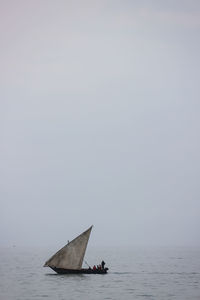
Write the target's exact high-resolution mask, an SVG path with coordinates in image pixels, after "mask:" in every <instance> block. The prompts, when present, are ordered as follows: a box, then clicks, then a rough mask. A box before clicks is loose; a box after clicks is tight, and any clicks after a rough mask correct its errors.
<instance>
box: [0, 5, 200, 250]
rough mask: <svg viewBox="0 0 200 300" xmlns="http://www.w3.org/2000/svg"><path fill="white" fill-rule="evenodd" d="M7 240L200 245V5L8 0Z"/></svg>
mask: <svg viewBox="0 0 200 300" xmlns="http://www.w3.org/2000/svg"><path fill="white" fill-rule="evenodd" d="M0 41H1V47H0V66H1V67H0V107H1V108H0V159H1V164H0V165H1V168H0V191H1V192H0V193H1V195H0V207H1V209H0V245H2V246H13V245H17V246H20V245H22V246H50V245H58V244H59V245H63V244H65V243H66V241H67V240H71V239H72V238H74V237H75V236H76V235H78V234H79V233H81V232H82V231H84V230H86V229H87V228H88V227H89V226H90V225H92V224H93V225H94V228H93V232H92V235H91V243H92V245H98V246H99V245H101V246H107V245H108V246H112V245H115V246H116V245H118V246H138V245H139V246H140V245H144V246H146V247H148V246H200V233H199V228H200V201H199V200H200V188H199V182H200V157H199V153H200V139H199V131H200V118H199V115H200V84H199V78H200V59H199V58H200V55H199V53H200V2H199V1H198V0H197V1H195V0H187V1H186V0H173V1H171V0H169V1H162V0H159V1H156V0H151V1H150V0H149V1H144V0H142V1H141V0H140V1H139V0H135V1H134V0H133V1H128V0H124V1H117V0H116V1H112V0H110V1H109V0H108V1H105V0H102V1H96V0H85V1H79V0H77V1H68V0H65V1H62V0H56V1H55V0H48V1H47V0H43V1H41V0H40V1H39V0H34V1H33V0H29V1H27V0H18V1H14V0H0Z"/></svg>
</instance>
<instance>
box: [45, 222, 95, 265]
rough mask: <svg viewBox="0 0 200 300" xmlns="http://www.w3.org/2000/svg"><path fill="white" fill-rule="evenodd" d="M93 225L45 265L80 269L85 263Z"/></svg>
mask: <svg viewBox="0 0 200 300" xmlns="http://www.w3.org/2000/svg"><path fill="white" fill-rule="evenodd" d="M91 230H92V226H91V227H90V228H89V229H87V230H86V231H85V232H83V233H82V234H80V235H79V236H78V237H77V238H75V239H74V240H72V241H71V242H70V243H68V244H67V245H65V246H64V247H63V248H62V249H60V250H59V251H58V252H57V253H56V254H54V255H53V256H52V257H51V258H50V259H49V260H47V261H46V263H45V264H44V267H56V268H63V269H70V270H80V269H81V267H82V264H83V259H84V256H85V251H86V248H87V243H88V240H89V237H90V233H91Z"/></svg>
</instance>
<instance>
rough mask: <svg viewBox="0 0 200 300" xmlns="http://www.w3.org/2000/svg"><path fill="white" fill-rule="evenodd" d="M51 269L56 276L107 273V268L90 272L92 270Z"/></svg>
mask: <svg viewBox="0 0 200 300" xmlns="http://www.w3.org/2000/svg"><path fill="white" fill-rule="evenodd" d="M51 269H52V270H54V271H55V272H56V273H58V274H106V273H107V271H108V268H105V269H101V270H92V269H80V270H70V269H61V268H53V267H51Z"/></svg>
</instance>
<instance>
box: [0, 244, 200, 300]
mask: <svg viewBox="0 0 200 300" xmlns="http://www.w3.org/2000/svg"><path fill="white" fill-rule="evenodd" d="M54 250H57V249H39V248H19V247H10V248H1V249H0V300H44V299H51V300H56V299H59V300H66V299H68V300H75V299H76V300H77V299H81V300H82V299H83V300H84V299H87V300H97V299H99V300H103V299H107V300H108V299H113V300H117V299H120V300H126V299H127V300H128V299H135V300H145V299H147V300H149V299H158V300H167V299H176V300H179V299H180V300H186V299H187V300H199V299H200V249H199V248H184V247H179V248H174V247H169V248H166V247H157V248H154V247H151V248H149V247H128V248H123V247H108V248H91V249H89V250H88V251H87V253H86V258H85V259H86V262H85V263H84V264H86V263H87V264H90V265H91V266H93V264H98V263H100V262H101V260H102V259H103V260H104V261H105V262H106V267H108V268H109V271H108V274H104V275H100V274H82V275H67V274H66V275H58V274H56V273H55V272H53V271H52V270H51V269H50V268H43V264H44V262H45V261H46V260H47V259H48V258H49V257H50V256H51V255H52V254H54ZM84 266H85V265H84Z"/></svg>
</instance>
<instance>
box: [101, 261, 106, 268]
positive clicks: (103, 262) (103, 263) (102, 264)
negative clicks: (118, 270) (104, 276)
mask: <svg viewBox="0 0 200 300" xmlns="http://www.w3.org/2000/svg"><path fill="white" fill-rule="evenodd" d="M105 264H106V263H105V261H103V260H102V262H101V268H102V269H103V270H104V266H105Z"/></svg>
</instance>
